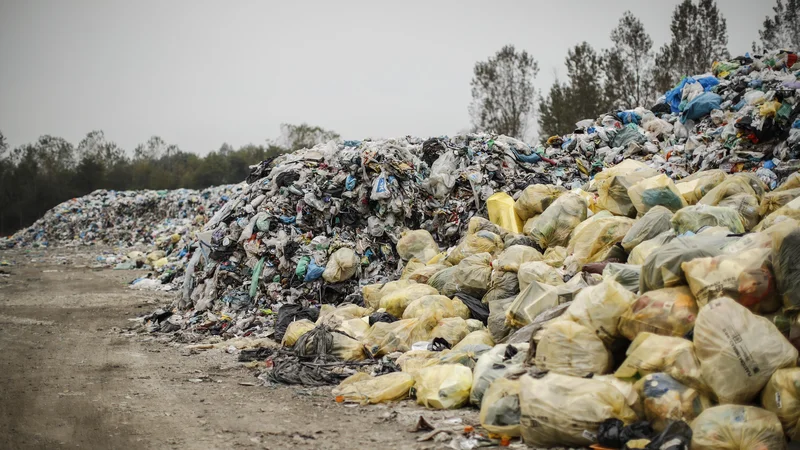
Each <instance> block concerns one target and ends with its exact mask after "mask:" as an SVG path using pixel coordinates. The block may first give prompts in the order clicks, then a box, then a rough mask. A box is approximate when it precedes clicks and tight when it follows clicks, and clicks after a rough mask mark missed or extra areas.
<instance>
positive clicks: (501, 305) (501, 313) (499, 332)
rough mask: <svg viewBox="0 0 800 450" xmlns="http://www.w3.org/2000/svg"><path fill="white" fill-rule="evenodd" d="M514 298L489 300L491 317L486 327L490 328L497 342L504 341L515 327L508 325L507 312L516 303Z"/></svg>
mask: <svg viewBox="0 0 800 450" xmlns="http://www.w3.org/2000/svg"><path fill="white" fill-rule="evenodd" d="M514 298H515V297H510V298H503V299H500V300H494V301H492V302H489V317H488V318H487V321H486V328H488V329H489V333H490V334H491V335H492V340H494V341H495V342H496V343H500V342H503V341H504V340H505V339H506V338H507V337H508V335H509V334H511V332H512V331H513V329H515V328H512V327H511V326H509V325H506V313H507V312H508V309H509V307H510V306H511V304H512V303H514Z"/></svg>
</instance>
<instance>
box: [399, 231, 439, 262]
mask: <svg viewBox="0 0 800 450" xmlns="http://www.w3.org/2000/svg"><path fill="white" fill-rule="evenodd" d="M437 253H439V246H438V245H436V241H434V240H433V236H431V234H430V233H429V232H428V231H427V230H406V231H404V232H403V233H401V234H400V240H399V241H397V254H398V255H400V257H401V258H403V259H404V260H406V261H408V260H410V259H411V258H417V259H418V260H420V261H421V262H422V263H427V262H428V261H430V259H431V258H433V257H434V256H436V254H437Z"/></svg>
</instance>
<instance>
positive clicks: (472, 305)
mask: <svg viewBox="0 0 800 450" xmlns="http://www.w3.org/2000/svg"><path fill="white" fill-rule="evenodd" d="M456 300H458V301H460V302H461V303H463V304H464V305H465V306H466V307H467V308H468V309H469V316H470V319H475V320H479V321H480V322H481V323H483V324H486V322H487V320H489V306H488V305H485V304H483V303H482V302H481V301H480V300H479V299H477V298H475V297H472V296H470V295H467V294H464V293H461V292H459V293H457V294H456V295H455V298H453V301H456Z"/></svg>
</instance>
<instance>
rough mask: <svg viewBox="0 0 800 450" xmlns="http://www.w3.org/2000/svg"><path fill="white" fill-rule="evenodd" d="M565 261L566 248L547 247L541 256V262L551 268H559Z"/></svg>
mask: <svg viewBox="0 0 800 450" xmlns="http://www.w3.org/2000/svg"><path fill="white" fill-rule="evenodd" d="M565 259H567V248H566V247H563V246H560V245H558V246H555V247H548V248H547V250H545V251H544V255H543V256H542V262H543V263H545V264H547V265H548V266H552V267H561V266H563V265H564V260H565Z"/></svg>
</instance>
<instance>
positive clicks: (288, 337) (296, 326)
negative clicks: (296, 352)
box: [281, 319, 316, 347]
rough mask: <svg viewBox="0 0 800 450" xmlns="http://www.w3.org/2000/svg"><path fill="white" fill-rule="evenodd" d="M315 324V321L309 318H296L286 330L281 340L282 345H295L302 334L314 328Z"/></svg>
mask: <svg viewBox="0 0 800 450" xmlns="http://www.w3.org/2000/svg"><path fill="white" fill-rule="evenodd" d="M315 326H316V325H314V322H312V321H310V320H308V319H301V320H295V321H294V322H292V323H290V324H289V326H288V327H287V328H286V332H285V333H284V335H283V339H282V340H281V345H283V346H284V347H291V346H293V345H294V343H295V342H297V340H298V339H299V338H300V336H302V335H304V334H306V333H308V332H309V331H311V330H313V329H314V327H315Z"/></svg>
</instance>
